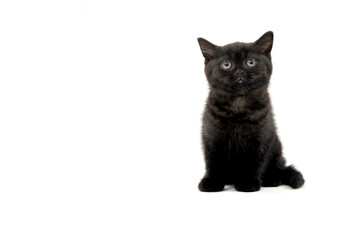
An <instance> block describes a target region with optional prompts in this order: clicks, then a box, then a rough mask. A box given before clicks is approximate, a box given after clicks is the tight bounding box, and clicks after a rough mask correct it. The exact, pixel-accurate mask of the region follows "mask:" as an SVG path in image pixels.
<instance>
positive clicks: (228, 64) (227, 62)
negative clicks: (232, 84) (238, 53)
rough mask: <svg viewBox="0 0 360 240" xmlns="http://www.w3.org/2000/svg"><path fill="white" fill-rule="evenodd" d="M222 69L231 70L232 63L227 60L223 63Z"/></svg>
mask: <svg viewBox="0 0 360 240" xmlns="http://www.w3.org/2000/svg"><path fill="white" fill-rule="evenodd" d="M221 68H222V69H225V70H227V69H229V68H231V63H230V62H229V61H227V60H224V61H222V62H221Z"/></svg>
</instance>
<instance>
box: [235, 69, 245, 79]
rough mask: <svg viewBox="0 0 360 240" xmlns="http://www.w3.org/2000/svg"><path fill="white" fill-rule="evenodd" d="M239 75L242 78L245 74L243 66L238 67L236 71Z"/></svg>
mask: <svg viewBox="0 0 360 240" xmlns="http://www.w3.org/2000/svg"><path fill="white" fill-rule="evenodd" d="M235 74H236V76H237V77H240V78H242V77H243V76H244V71H243V70H242V69H241V68H238V69H237V70H236V72H235Z"/></svg>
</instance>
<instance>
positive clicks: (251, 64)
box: [246, 59, 256, 67]
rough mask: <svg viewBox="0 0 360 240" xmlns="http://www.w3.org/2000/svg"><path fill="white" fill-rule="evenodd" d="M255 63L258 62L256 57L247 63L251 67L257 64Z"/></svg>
mask: <svg viewBox="0 0 360 240" xmlns="http://www.w3.org/2000/svg"><path fill="white" fill-rule="evenodd" d="M255 64H256V61H255V59H249V60H247V62H246V65H248V66H249V67H253V66H255Z"/></svg>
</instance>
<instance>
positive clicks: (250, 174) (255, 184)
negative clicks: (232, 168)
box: [235, 157, 261, 192]
mask: <svg viewBox="0 0 360 240" xmlns="http://www.w3.org/2000/svg"><path fill="white" fill-rule="evenodd" d="M260 169H261V160H260V159H258V158H257V157H252V158H251V157H250V158H248V159H246V160H245V159H241V160H239V164H238V176H237V177H236V181H235V189H236V190H237V191H241V192H256V191H259V190H260V188H261V173H260Z"/></svg>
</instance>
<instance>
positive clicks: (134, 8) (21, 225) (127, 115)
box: [0, 0, 360, 240]
mask: <svg viewBox="0 0 360 240" xmlns="http://www.w3.org/2000/svg"><path fill="white" fill-rule="evenodd" d="M358 9H359V7H358V6H357V5H356V1H352V2H351V1H337V2H335V1H308V2H306V1H301V2H300V1H299V2H297V3H296V2H293V1H260V2H259V1H188V2H186V1H179V2H172V1H163V2H161V1H85V0H83V1H22V2H21V1H2V2H1V4H0V239H4V240H7V239H264V238H266V239H278V240H280V239H328V238H330V237H332V239H347V240H348V239H359V238H360V233H359V230H358V226H359V214H360V207H359V202H360V197H359V195H358V193H359V167H360V163H359V160H360V157H359V150H358V149H359V137H358V136H360V135H359V134H360V127H359V122H360V115H359V106H358V105H359V103H360V96H359V91H360V88H359V87H360V84H359V82H360V79H359V55H360V48H359V43H360V33H359V22H360V15H359V12H358ZM268 30H272V31H274V35H275V38H274V46H273V52H272V56H273V65H274V73H273V76H272V80H271V87H270V94H271V96H272V100H273V106H274V110H275V115H276V121H277V125H278V131H279V136H280V138H281V140H282V142H283V145H284V154H285V156H286V157H287V159H288V162H289V163H293V164H295V165H296V166H297V168H298V169H299V170H301V171H302V172H303V174H304V177H305V179H306V184H305V185H304V187H303V188H301V189H299V190H292V189H290V188H289V187H285V186H281V187H278V188H262V189H261V191H259V192H256V193H241V192H236V191H234V190H232V189H230V190H227V191H224V192H220V193H201V192H199V191H198V190H197V184H198V181H199V180H200V179H201V177H202V175H203V173H204V163H203V156H202V152H201V143H200V125H201V114H202V111H203V107H204V103H205V99H206V95H207V91H208V88H207V82H206V79H205V75H204V73H203V57H202V55H201V52H200V49H199V46H198V43H197V40H196V38H197V37H203V38H206V39H208V40H209V41H211V42H213V43H215V44H218V45H224V44H227V43H231V42H235V41H244V42H252V41H255V40H256V39H257V38H259V37H260V36H261V35H262V34H263V33H265V32H266V31H268Z"/></svg>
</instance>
